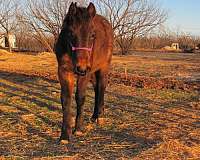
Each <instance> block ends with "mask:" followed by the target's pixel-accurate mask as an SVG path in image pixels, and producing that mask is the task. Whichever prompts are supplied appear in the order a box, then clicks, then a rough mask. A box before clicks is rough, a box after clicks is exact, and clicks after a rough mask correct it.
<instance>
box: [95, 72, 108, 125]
mask: <svg viewBox="0 0 200 160" xmlns="http://www.w3.org/2000/svg"><path fill="white" fill-rule="evenodd" d="M95 78H96V83H95V85H94V90H95V107H94V113H93V115H92V118H91V120H92V121H93V122H95V121H96V120H98V118H100V116H101V115H102V114H103V111H104V92H105V89H106V84H107V76H106V72H104V71H101V70H100V71H97V72H96V73H95Z"/></svg>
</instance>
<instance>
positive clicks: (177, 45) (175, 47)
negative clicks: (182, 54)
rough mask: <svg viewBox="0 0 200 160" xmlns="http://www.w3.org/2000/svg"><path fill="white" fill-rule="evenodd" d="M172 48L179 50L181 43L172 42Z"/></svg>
mask: <svg viewBox="0 0 200 160" xmlns="http://www.w3.org/2000/svg"><path fill="white" fill-rule="evenodd" d="M171 48H172V49H174V50H179V49H180V48H179V44H178V43H172V45H171Z"/></svg>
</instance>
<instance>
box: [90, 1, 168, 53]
mask: <svg viewBox="0 0 200 160" xmlns="http://www.w3.org/2000/svg"><path fill="white" fill-rule="evenodd" d="M93 2H94V3H95V4H96V5H97V6H98V10H99V12H100V13H101V14H102V15H104V16H106V17H107V18H108V20H109V21H110V22H111V24H112V27H113V29H114V32H115V40H116V43H117V45H118V46H119V47H120V49H121V53H122V54H126V53H127V52H128V51H129V49H130V47H131V45H132V43H133V40H134V39H135V38H136V37H139V36H141V35H144V34H146V33H148V32H149V31H151V30H152V29H154V28H155V27H157V26H159V25H160V24H162V23H163V22H164V21H165V20H166V17H167V13H166V12H165V11H164V10H163V9H161V8H160V7H159V5H158V3H157V2H156V1H155V0H154V1H152V0H151V1H150V0H93Z"/></svg>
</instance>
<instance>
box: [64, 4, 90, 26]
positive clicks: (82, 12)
mask: <svg viewBox="0 0 200 160" xmlns="http://www.w3.org/2000/svg"><path fill="white" fill-rule="evenodd" d="M90 20H91V17H90V15H89V13H88V11H87V8H84V7H77V8H76V13H75V14H74V15H72V14H71V13H67V15H66V17H65V20H64V23H66V24H71V25H72V24H74V23H86V22H89V21H90Z"/></svg>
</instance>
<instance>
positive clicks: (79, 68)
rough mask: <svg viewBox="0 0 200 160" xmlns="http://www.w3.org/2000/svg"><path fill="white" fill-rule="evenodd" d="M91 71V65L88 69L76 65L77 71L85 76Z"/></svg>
mask: <svg viewBox="0 0 200 160" xmlns="http://www.w3.org/2000/svg"><path fill="white" fill-rule="evenodd" d="M90 71H91V68H90V67H87V68H86V69H82V68H81V67H79V66H77V67H75V73H76V74H77V75H79V76H85V75H86V74H87V73H88V72H90Z"/></svg>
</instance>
